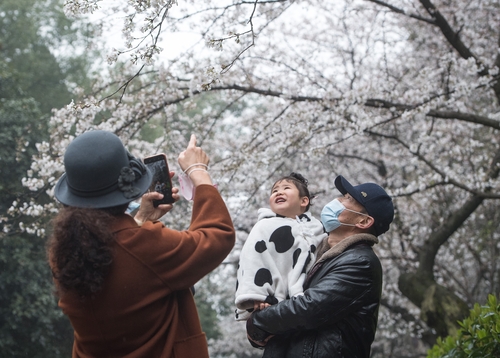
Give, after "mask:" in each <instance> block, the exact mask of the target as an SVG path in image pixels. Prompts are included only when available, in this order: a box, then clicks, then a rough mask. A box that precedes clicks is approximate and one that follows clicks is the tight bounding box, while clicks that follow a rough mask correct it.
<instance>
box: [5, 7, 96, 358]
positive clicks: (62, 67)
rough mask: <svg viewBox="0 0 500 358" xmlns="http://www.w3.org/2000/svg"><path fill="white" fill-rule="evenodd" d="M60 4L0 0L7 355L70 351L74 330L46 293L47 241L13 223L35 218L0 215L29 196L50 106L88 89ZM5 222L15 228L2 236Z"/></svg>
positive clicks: (84, 61)
mask: <svg viewBox="0 0 500 358" xmlns="http://www.w3.org/2000/svg"><path fill="white" fill-rule="evenodd" d="M62 5H63V1H61V0H49V1H45V0H43V1H42V0H2V1H1V2H0V126H1V128H2V130H1V132H0V167H1V168H2V176H1V177H0V218H1V219H0V352H1V354H0V355H1V356H2V357H6V358H7V357H39V358H45V357H46V358H52V357H69V356H71V347H72V340H73V339H72V338H73V331H72V328H71V325H70V324H69V321H68V319H67V318H66V317H65V316H64V315H63V314H62V312H61V310H60V309H59V308H58V307H57V301H56V299H55V297H54V295H53V293H52V291H53V284H52V278H51V273H50V269H49V267H48V264H47V260H46V255H45V241H44V239H43V238H41V237H38V236H35V235H31V234H29V233H26V232H23V231H22V230H20V229H19V228H20V227H21V226H22V225H23V224H24V225H25V226H26V224H27V223H29V222H30V220H31V221H32V220H35V219H34V218H31V217H27V216H19V217H15V218H12V217H9V219H8V221H6V220H5V219H4V218H6V217H8V214H7V211H8V210H9V208H10V207H11V205H12V203H13V201H14V200H17V201H18V202H19V201H22V200H28V199H26V198H28V197H29V196H30V193H29V192H28V190H27V189H26V188H25V187H23V185H22V182H21V180H22V178H23V177H25V176H26V171H27V170H29V168H30V166H31V161H32V155H33V154H34V153H35V152H36V148H35V143H39V142H42V141H44V140H46V139H47V138H48V120H49V117H50V114H51V110H52V108H60V107H62V106H64V105H66V104H68V103H69V102H70V101H71V100H72V98H73V95H72V92H71V88H72V87H75V86H79V87H82V88H87V87H88V79H87V77H86V75H85V74H86V73H87V71H88V69H89V63H90V62H89V58H88V57H86V56H80V55H78V51H74V48H73V47H72V46H73V45H75V44H78V43H79V39H80V38H81V35H79V29H78V28H77V27H75V26H74V22H73V21H71V20H69V19H68V18H66V16H65V15H64V13H63V10H62ZM44 200H47V198H46V197H45V195H44V194H42V197H40V196H39V197H38V198H37V202H43V201H44ZM28 202H29V200H28ZM5 225H12V226H13V228H14V230H11V232H10V233H9V234H6V233H5V232H4V230H3V229H4V226H5Z"/></svg>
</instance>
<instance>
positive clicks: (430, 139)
mask: <svg viewBox="0 0 500 358" xmlns="http://www.w3.org/2000/svg"><path fill="white" fill-rule="evenodd" d="M101 5H102V6H104V4H103V3H101V2H99V1H97V0H68V1H67V3H66V10H67V12H68V14H71V15H72V16H82V14H88V13H93V14H94V15H95V14H98V13H99V12H100V11H102V12H103V13H104V12H105V13H106V16H107V17H105V19H106V21H104V20H103V21H102V26H103V33H109V32H107V30H106V28H105V26H106V25H109V24H116V23H117V21H119V20H123V28H122V29H123V33H122V34H123V42H121V43H119V42H116V43H114V44H113V46H114V47H111V48H110V49H109V55H108V58H107V59H108V61H109V63H111V64H114V65H113V67H111V68H110V69H109V71H108V72H106V73H105V75H102V76H101V77H100V78H99V79H97V82H96V86H95V88H94V92H93V93H92V95H90V96H87V97H86V98H85V100H83V101H81V102H75V103H71V104H70V105H68V106H67V107H65V108H62V109H59V110H57V111H55V112H54V114H53V117H52V120H51V128H52V132H51V133H52V134H51V139H50V141H48V142H44V143H40V144H39V146H38V155H37V156H35V157H34V159H33V165H32V168H31V170H30V171H29V172H28V173H27V176H26V178H25V180H24V183H25V185H26V186H27V187H29V188H30V189H31V190H32V191H33V193H34V194H33V198H36V193H38V192H40V191H44V192H48V193H49V194H51V193H52V188H53V186H54V184H55V182H56V181H57V178H58V177H59V176H60V175H61V173H62V170H63V167H62V163H61V156H62V154H63V153H64V148H65V147H66V145H67V144H68V143H69V141H70V140H71V139H72V138H73V137H74V136H75V135H78V134H80V133H82V132H84V131H86V130H89V129H92V128H100V129H106V130H111V131H114V132H116V133H117V134H118V135H120V137H121V138H122V139H123V140H124V141H125V142H126V144H127V145H128V146H129V147H130V148H131V149H132V151H133V152H134V153H135V154H136V155H139V156H145V155H146V154H149V153H153V152H156V151H160V150H161V151H165V152H166V153H168V159H169V161H170V162H171V165H172V166H173V167H174V168H175V159H176V154H175V153H178V152H179V151H181V150H182V149H183V147H184V146H185V143H186V142H187V138H188V137H189V135H190V133H196V134H197V135H198V137H199V139H200V143H199V144H201V145H202V146H203V147H204V148H205V149H206V150H207V151H208V152H209V153H210V154H211V157H212V161H211V173H212V175H213V176H214V179H215V180H216V181H217V182H218V183H219V188H220V190H221V192H222V194H223V196H224V198H225V199H226V201H227V203H228V205H229V208H230V210H231V213H232V216H233V220H234V223H235V226H236V227H237V228H238V230H239V232H241V233H245V232H248V231H249V229H250V228H251V226H252V224H253V223H254V222H255V220H256V209H257V208H258V207H260V206H265V205H267V195H268V192H269V189H270V186H271V185H272V183H273V179H276V178H277V177H278V176H280V175H283V174H288V173H289V172H291V171H296V172H300V173H302V174H304V175H305V176H306V177H307V178H308V179H309V181H310V188H311V189H312V191H313V192H315V193H317V195H318V196H317V198H316V199H315V201H314V202H313V207H312V210H313V213H315V214H319V212H320V210H321V208H322V206H323V205H324V204H325V203H327V202H328V201H330V200H331V199H332V198H333V197H335V196H336V195H339V193H338V192H337V191H336V190H335V187H334V185H333V179H334V178H335V177H336V176H337V175H338V174H342V175H344V176H345V177H346V178H347V179H348V180H349V181H351V182H352V183H355V184H356V183H361V182H367V181H372V182H376V183H379V184H380V185H382V186H383V187H385V188H386V189H387V190H388V192H390V194H391V195H392V196H393V198H394V202H395V206H396V217H395V221H394V223H393V224H392V225H391V230H390V231H389V232H388V233H387V234H385V235H383V236H382V237H380V244H379V245H378V246H377V247H376V250H377V253H378V254H379V256H380V257H381V259H382V261H383V266H384V269H385V280H384V293H383V307H382V309H381V313H380V323H379V331H378V337H377V339H376V342H375V344H374V355H377V354H379V355H380V356H385V357H387V356H389V355H388V352H396V351H398V349H401V347H400V346H401V343H400V342H401V341H402V339H404V340H405V342H407V344H412V345H414V346H416V349H421V350H425V348H426V347H428V344H429V343H432V342H433V341H434V339H435V338H436V336H438V335H439V336H445V335H447V334H449V333H452V332H454V331H455V330H456V326H457V324H456V322H457V320H459V319H462V318H463V317H465V316H466V315H467V313H468V308H469V307H471V306H472V304H473V303H474V302H484V301H485V300H486V298H487V294H488V293H494V294H498V293H499V292H500V288H499V287H500V278H499V275H498V265H499V264H500V262H499V259H498V252H499V249H500V245H499V239H500V230H499V226H500V214H499V213H498V210H497V208H498V201H499V199H500V181H499V178H498V175H499V170H500V145H499V144H500V112H499V110H500V107H499V102H498V101H499V99H500V83H499V81H498V78H499V72H498V68H499V66H500V52H499V47H500V44H499V42H500V40H499V39H500V5H499V4H498V1H496V0H468V1H465V0H456V1H450V0H434V1H428V0H400V1H390V0H387V1H379V0H343V1H324V0H322V1H318V0H305V1H285V0H268V1H258V0H247V1H244V0H239V1H238V0H234V1H222V0H221V1H217V2H213V1H206V0H197V1H170V0H149V1H144V0H131V1H128V2H125V1H116V2H115V3H113V6H110V7H107V8H106V9H102V8H101ZM188 31H189V32H190V33H191V34H195V35H196V36H195V37H196V39H197V41H193V42H192V43H190V45H189V46H188V47H187V48H186V49H184V50H183V51H182V52H181V53H178V54H176V55H173V54H172V53H169V49H170V47H169V46H170V44H169V42H168V41H166V40H164V39H163V38H164V37H165V36H167V34H172V33H179V32H183V33H186V32H188ZM96 40H100V41H102V40H101V39H96ZM103 73H104V70H103ZM145 133H153V135H152V136H151V135H150V137H149V138H148V140H145ZM187 206H189V203H186V202H182V203H178V207H177V208H176V210H174V211H173V212H172V213H171V216H169V218H167V220H168V223H169V225H173V226H175V227H178V228H185V227H186V226H187V222H186V218H185V215H184V212H185V210H184V208H186V207H187ZM56 210H57V204H56V203H55V202H51V203H48V204H47V203H45V204H42V203H37V202H36V200H35V199H34V200H33V201H32V202H29V201H28V202H16V203H15V204H14V205H13V206H12V208H11V213H12V214H13V215H15V214H16V213H18V212H25V213H26V212H28V211H29V213H30V214H32V215H34V216H35V217H39V216H43V215H47V214H50V213H53V212H54V211H56ZM25 230H31V231H34V232H38V231H39V232H40V234H41V235H42V234H43V228H40V227H38V226H37V220H34V221H33V223H32V224H31V225H30V226H26V227H25ZM244 238H245V235H244V234H242V235H240V236H239V238H238V239H239V240H240V242H239V244H238V245H237V246H236V248H235V250H234V252H233V255H232V256H231V257H230V258H229V259H228V262H227V263H234V262H236V261H237V256H238V248H239V247H240V245H241V241H242V240H244ZM225 271H230V270H225ZM216 274H217V275H219V274H221V272H217V273H216ZM222 281H224V280H222ZM225 282H226V283H227V282H229V283H232V282H234V281H231V280H230V279H227V280H226V281H225ZM221 286H223V284H222V283H221ZM223 287H224V290H232V289H234V286H232V287H226V286H223ZM226 324H229V323H226ZM230 332H231V331H230ZM233 332H234V331H233ZM415 337H416V338H415ZM415 339H417V340H418V342H417V344H415ZM244 340H245V338H244V337H242V338H241V341H238V340H235V339H234V337H231V339H228V340H227V342H229V341H232V342H237V344H238V345H239V344H240V343H241V344H244ZM398 342H399V343H398ZM214 344H215V343H214ZM215 345H216V344H215ZM237 349H238V347H235V348H234V350H233V351H237ZM241 349H243V348H241ZM244 349H246V348H244ZM400 352H401V351H400ZM214 354H215V353H214ZM221 354H222V353H221ZM249 354H251V353H249ZM401 354H403V353H401ZM412 354H413V353H412ZM398 356H403V355H398Z"/></svg>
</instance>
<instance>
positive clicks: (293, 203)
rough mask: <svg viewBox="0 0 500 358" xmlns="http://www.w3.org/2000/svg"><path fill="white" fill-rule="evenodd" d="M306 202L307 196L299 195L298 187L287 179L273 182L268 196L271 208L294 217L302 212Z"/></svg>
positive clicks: (307, 201) (307, 200)
mask: <svg viewBox="0 0 500 358" xmlns="http://www.w3.org/2000/svg"><path fill="white" fill-rule="evenodd" d="M308 204H309V198H308V197H307V196H303V197H300V194H299V189H297V187H296V186H295V184H293V183H291V182H289V181H287V180H282V181H279V182H277V183H276V184H274V186H273V189H272V190H271V196H270V197H269V205H270V206H271V210H272V211H274V212H275V213H276V214H279V215H281V216H285V217H288V218H295V216H297V215H300V214H302V213H304V212H305V210H306V207H307V205H308Z"/></svg>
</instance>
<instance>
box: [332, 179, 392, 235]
mask: <svg viewBox="0 0 500 358" xmlns="http://www.w3.org/2000/svg"><path fill="white" fill-rule="evenodd" d="M335 186H336V187H337V189H338V190H339V191H340V192H341V193H342V195H345V194H346V193H349V194H350V195H351V196H352V197H353V198H354V199H355V200H356V201H357V202H358V203H360V204H361V205H363V207H364V208H365V209H366V212H367V213H368V215H370V216H371V217H372V218H373V219H374V220H375V224H374V227H375V232H376V235H377V236H378V235H381V234H383V233H384V232H386V231H387V230H389V226H390V224H391V222H392V220H393V219H394V205H393V203H392V199H391V197H390V196H389V195H388V194H387V193H386V192H385V190H384V189H382V187H381V186H379V185H377V184H375V183H365V184H360V185H356V186H353V185H351V183H349V182H348V181H347V180H346V179H345V178H344V177H343V176H342V175H339V176H338V177H337V178H336V179H335Z"/></svg>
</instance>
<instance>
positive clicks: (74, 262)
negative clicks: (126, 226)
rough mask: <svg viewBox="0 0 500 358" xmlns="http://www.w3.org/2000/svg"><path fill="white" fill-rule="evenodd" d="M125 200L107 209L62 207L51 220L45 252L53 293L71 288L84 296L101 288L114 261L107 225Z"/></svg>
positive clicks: (111, 234) (123, 206)
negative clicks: (51, 230)
mask: <svg viewBox="0 0 500 358" xmlns="http://www.w3.org/2000/svg"><path fill="white" fill-rule="evenodd" d="M127 206H128V204H126V205H120V206H117V207H112V208H106V209H88V208H77V207H72V206H66V207H63V208H62V209H61V210H60V211H59V214H58V215H57V216H56V217H55V219H54V220H53V222H52V224H53V232H52V235H51V237H50V239H49V242H48V246H47V253H48V256H49V262H50V266H51V269H52V275H53V277H54V279H55V281H56V294H57V295H60V294H61V293H62V292H66V291H74V292H76V293H77V294H78V296H80V298H82V299H84V298H86V297H89V296H91V295H92V294H94V293H96V292H97V291H99V290H100V289H101V285H102V283H103V281H104V279H105V277H106V275H107V273H108V271H109V268H110V266H111V263H112V262H113V253H112V250H111V246H110V242H111V241H112V240H113V238H114V235H113V233H112V232H111V231H110V229H109V225H110V222H111V221H113V220H115V219H116V215H119V214H123V213H124V212H125V210H126V208H127Z"/></svg>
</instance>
